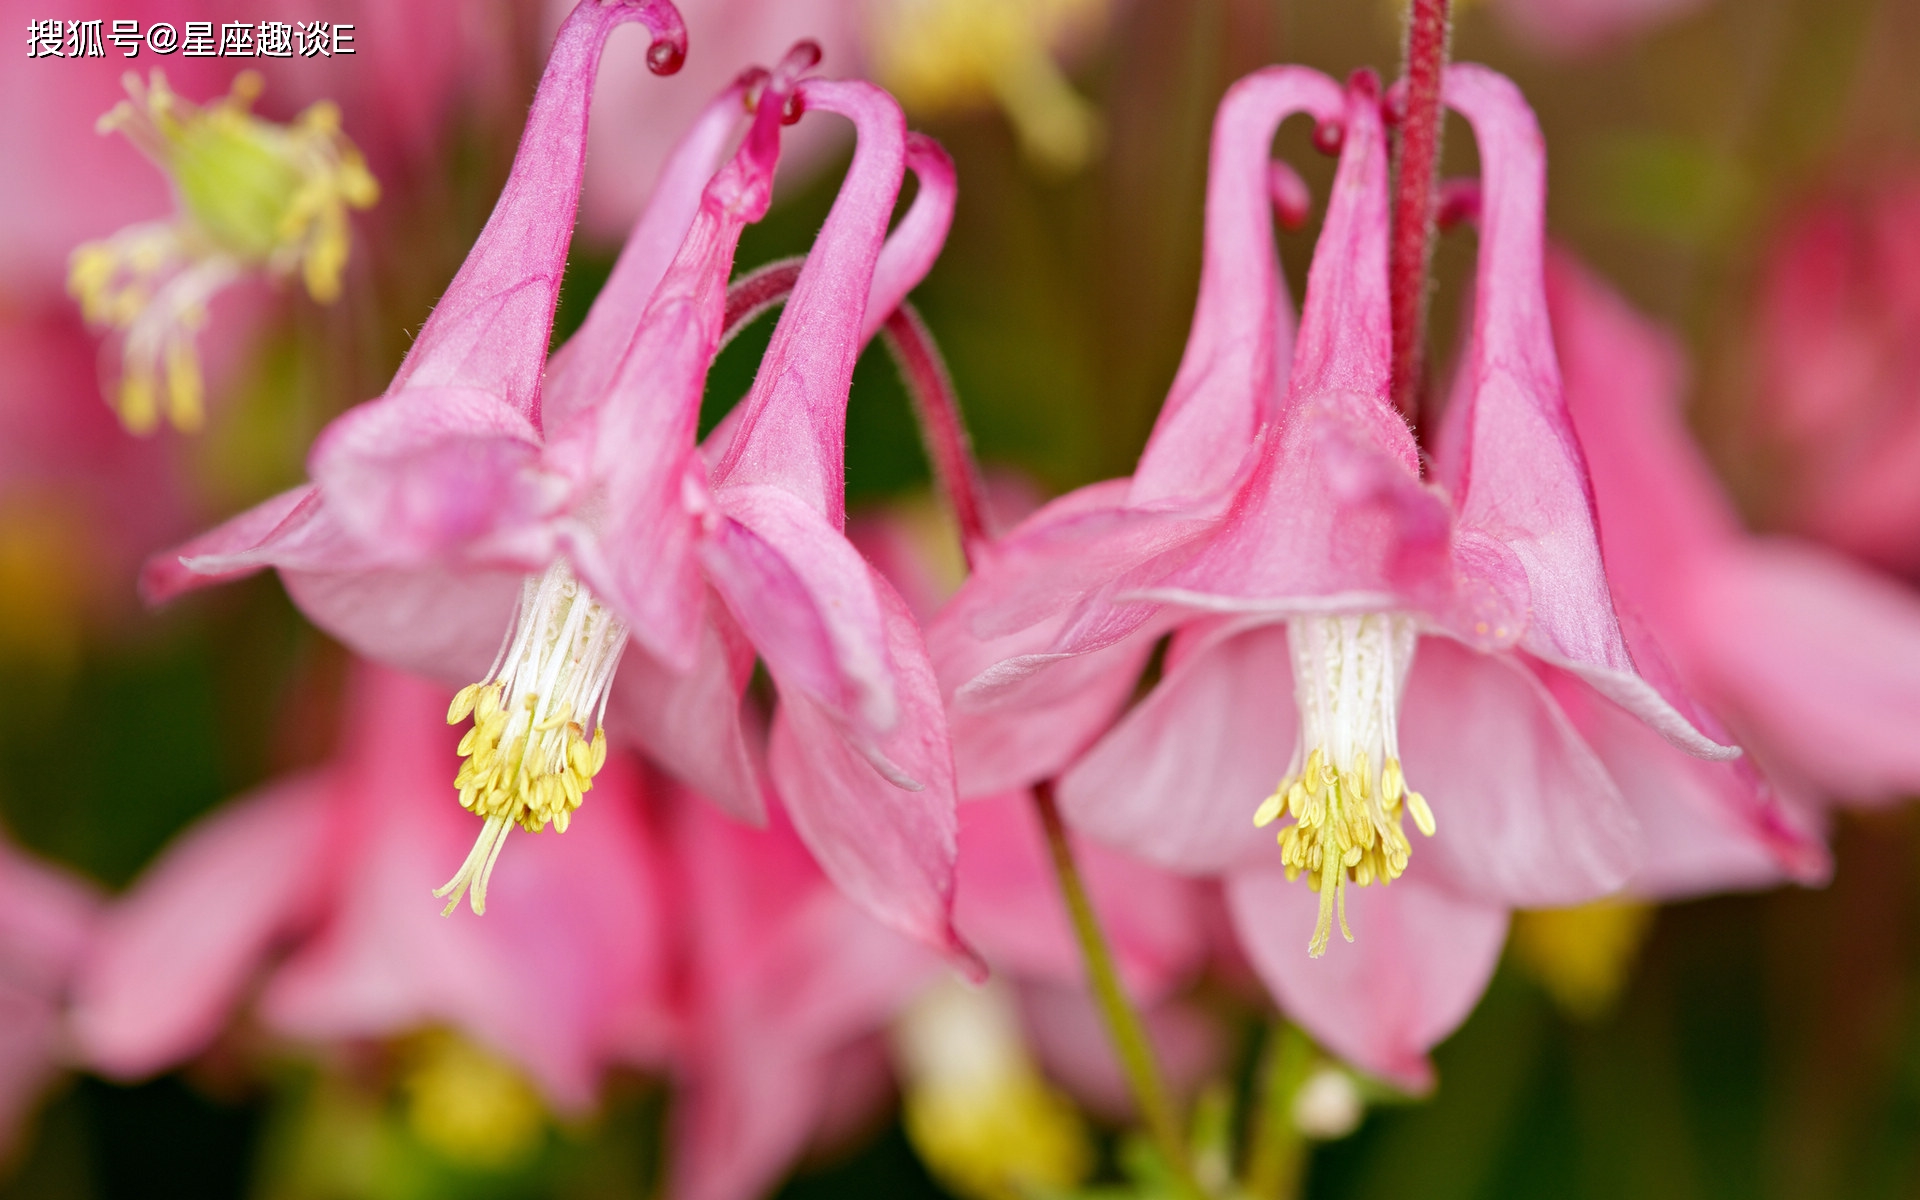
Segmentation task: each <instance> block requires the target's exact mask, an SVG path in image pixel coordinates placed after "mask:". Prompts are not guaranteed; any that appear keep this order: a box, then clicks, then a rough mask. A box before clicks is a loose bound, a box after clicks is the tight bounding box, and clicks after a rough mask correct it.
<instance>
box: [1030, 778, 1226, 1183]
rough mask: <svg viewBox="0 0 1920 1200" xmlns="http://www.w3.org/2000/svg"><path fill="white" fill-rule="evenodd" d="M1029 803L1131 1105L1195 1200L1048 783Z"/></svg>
mask: <svg viewBox="0 0 1920 1200" xmlns="http://www.w3.org/2000/svg"><path fill="white" fill-rule="evenodd" d="M1033 802H1034V807H1035V808H1037V809H1039V810H1040V824H1041V825H1042V826H1043V827H1045V829H1046V834H1047V849H1048V851H1049V852H1050V855H1051V857H1052V859H1053V870H1054V874H1055V875H1056V876H1057V877H1058V878H1059V881H1060V894H1061V896H1062V897H1063V898H1064V899H1065V900H1066V903H1067V915H1068V917H1069V918H1071V920H1072V922H1073V935H1074V938H1075V940H1076V941H1078V942H1079V943H1080V956H1081V957H1082V958H1083V959H1084V960H1085V961H1086V964H1087V980H1088V983H1089V984H1091V985H1092V988H1093V996H1094V999H1095V1001H1097V1002H1098V1003H1099V1005H1100V1015H1101V1017H1102V1018H1104V1019H1105V1021H1106V1024H1107V1034H1108V1036H1110V1037H1111V1038H1112V1039H1113V1048H1114V1051H1115V1052H1116V1053H1117V1054H1118V1055H1119V1056H1120V1066H1121V1068H1122V1070H1124V1071H1125V1072H1126V1076H1127V1086H1128V1088H1129V1089H1131V1090H1132V1092H1133V1101H1134V1103H1135V1104H1136V1105H1137V1106H1138V1107H1139V1109H1140V1115H1141V1117H1142V1118H1143V1119H1144V1120H1145V1121H1146V1124H1147V1132H1148V1133H1149V1134H1150V1135H1152V1137H1153V1140H1154V1142H1155V1143H1156V1144H1157V1145H1158V1146H1159V1148H1160V1153H1161V1155H1162V1156H1163V1157H1164V1158H1165V1159H1166V1160H1167V1166H1168V1167H1169V1169H1171V1170H1172V1171H1173V1172H1174V1173H1175V1175H1176V1176H1177V1177H1178V1178H1179V1179H1180V1181H1181V1183H1182V1185H1183V1186H1184V1188H1185V1190H1186V1191H1187V1192H1188V1193H1189V1194H1191V1195H1194V1196H1199V1195H1201V1194H1202V1193H1201V1191H1200V1187H1199V1185H1198V1184H1197V1183H1195V1182H1194V1179H1193V1172H1192V1167H1191V1165H1190V1164H1189V1162H1188V1159H1187V1147H1186V1139H1185V1138H1184V1137H1182V1136H1181V1133H1180V1120H1179V1117H1178V1116H1177V1115H1176V1114H1175V1111H1174V1105H1173V1100H1172V1098H1171V1097H1170V1096H1169V1095H1168V1093H1167V1086H1166V1083H1165V1081H1164V1080H1163V1079H1162V1078H1161V1076H1160V1066H1159V1064H1158V1063H1157V1062H1156V1061H1155V1060H1154V1056H1153V1046H1152V1044H1151V1043H1150V1042H1148V1041H1147V1031H1146V1026H1145V1025H1144V1024H1142V1023H1141V1020H1140V1014H1139V1013H1137V1012H1135V1011H1134V1007H1133V1003H1132V1001H1130V1000H1129V999H1128V998H1127V991H1126V987H1125V986H1124V985H1123V984H1122V983H1121V982H1120V972H1119V969H1118V968H1117V967H1116V966H1115V964H1114V961H1113V948H1112V947H1111V946H1109V945H1108V944H1107V935H1106V934H1105V933H1104V932H1103V931H1102V930H1101V928H1100V918H1099V917H1098V916H1097V915H1096V914H1095V913H1094V911H1093V901H1092V900H1091V898H1089V897H1088V895H1087V885H1086V883H1085V882H1084V881H1083V880H1082V878H1081V876H1080V868H1079V866H1078V865H1077V864H1075V862H1074V859H1073V845H1072V843H1071V842H1069V841H1068V840H1067V826H1066V823H1065V822H1064V821H1062V820H1061V819H1060V805H1059V804H1058V803H1057V802H1056V801H1055V800H1054V797H1053V781H1052V780H1050V779H1047V780H1042V781H1041V782H1040V783H1038V784H1036V785H1035V786H1034V789H1033Z"/></svg>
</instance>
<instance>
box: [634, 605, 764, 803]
mask: <svg viewBox="0 0 1920 1200" xmlns="http://www.w3.org/2000/svg"><path fill="white" fill-rule="evenodd" d="M708 611H709V612H710V613H711V614H712V619H711V620H709V621H707V622H705V623H704V624H703V626H702V628H701V632H700V643H699V652H698V654H697V656H696V657H695V659H694V664H693V668H692V669H691V670H688V671H675V670H672V669H671V668H669V667H666V666H665V665H663V664H662V663H660V662H659V661H658V660H656V659H654V658H653V657H652V656H650V655H648V654H647V653H646V652H645V651H644V650H642V649H640V648H639V647H637V646H636V647H629V648H628V650H627V652H626V654H625V655H624V656H623V657H622V658H621V660H620V670H619V672H618V674H616V675H615V676H614V680H613V697H612V700H611V701H610V702H609V705H608V709H607V728H608V730H609V731H610V733H611V734H612V736H614V737H616V738H627V739H630V740H632V741H633V742H635V743H637V744H638V745H639V746H640V747H641V748H642V749H644V750H645V751H646V752H647V754H648V756H649V757H650V758H652V759H653V761H654V762H656V763H658V764H659V765H660V766H661V767H663V768H664V769H665V770H667V771H668V772H669V773H670V774H672V775H674V776H675V777H676V778H678V779H679V780H680V781H681V782H683V783H685V784H686V785H687V786H688V787H691V788H692V789H694V790H695V791H697V792H699V793H701V794H702V795H704V796H706V798H707V799H709V800H711V801H713V802H714V803H715V804H717V805H719V806H720V807H721V808H722V809H724V810H725V811H726V812H727V813H728V814H729V815H731V816H733V817H735V818H736V819H738V820H742V821H745V822H747V823H749V824H753V825H761V824H764V823H765V822H766V819H767V815H766V804H765V801H764V799H763V798H762V783H761V778H760V771H759V768H758V766H757V764H756V763H755V761H754V754H753V751H752V750H751V749H750V748H749V744H750V739H749V737H748V734H747V728H746V725H745V717H744V714H743V712H742V709H741V696H742V693H744V692H745V690H746V686H747V680H748V678H749V677H750V676H751V675H752V673H753V647H752V646H750V645H748V644H747V641H746V639H745V637H744V636H742V635H741V633H740V631H739V630H738V628H736V627H735V626H734V623H733V620H732V619H731V618H730V617H728V616H727V615H726V614H725V613H724V612H723V611H720V610H719V606H718V605H717V604H714V605H712V606H711V607H710V608H709V610H708Z"/></svg>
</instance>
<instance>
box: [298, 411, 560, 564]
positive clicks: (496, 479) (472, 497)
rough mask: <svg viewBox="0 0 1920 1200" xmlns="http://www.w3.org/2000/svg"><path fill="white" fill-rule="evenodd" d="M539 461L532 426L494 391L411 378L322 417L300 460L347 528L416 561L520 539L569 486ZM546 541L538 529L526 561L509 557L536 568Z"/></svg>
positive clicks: (537, 440) (470, 552) (468, 553)
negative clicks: (416, 382) (407, 384)
mask: <svg viewBox="0 0 1920 1200" xmlns="http://www.w3.org/2000/svg"><path fill="white" fill-rule="evenodd" d="M539 464H540V435H539V432H538V431H537V430H535V429H534V427H533V425H532V423H531V422H529V421H528V420H527V418H526V417H525V416H523V415H521V413H519V412H518V411H516V410H515V409H513V408H511V407H509V406H508V405H507V404H505V403H504V402H503V401H501V400H500V398H498V397H496V396H494V395H493V394H491V393H489V392H483V391H478V390H475V389H470V388H432V387H412V388H407V389H404V390H402V391H399V392H396V393H394V394H392V395H390V396H388V397H386V398H385V399H381V400H375V401H372V402H370V403H367V404H362V405H360V406H358V407H357V408H354V409H352V410H351V411H349V412H347V413H345V414H344V415H342V416H341V417H340V418H339V419H337V420H335V421H334V422H333V423H332V424H331V425H328V426H327V428H326V431H325V432H323V433H322V434H321V435H320V437H319V439H318V440H317V441H316V442H315V443H314V446H313V453H312V454H311V456H310V458H309V463H308V467H309V472H310V474H311V476H312V478H313V481H314V484H315V485H316V486H317V487H318V488H319V489H320V491H321V493H322V495H323V496H325V498H326V501H325V502H326V505H327V508H328V510H329V512H330V513H331V514H332V516H333V517H334V519H335V520H337V521H339V522H340V523H341V525H342V526H344V527H345V528H346V530H347V531H348V534H349V536H350V537H352V538H355V539H356V540H358V541H360V542H362V543H365V544H367V545H378V546H380V547H382V549H383V551H384V552H385V553H386V554H388V555H392V556H394V557H396V558H402V559H404V560H409V561H420V560H422V559H433V558H440V557H448V556H452V555H455V554H463V555H464V556H467V557H473V556H475V555H476V553H484V550H481V549H480V548H481V547H484V546H486V545H487V544H488V543H489V542H502V541H510V540H511V539H513V538H514V537H515V535H519V536H520V537H521V539H522V540H523V541H524V540H525V537H526V534H525V532H524V531H526V530H527V527H529V526H534V525H536V524H537V523H538V522H539V521H541V520H542V519H543V518H544V517H545V516H546V515H547V514H548V513H549V512H551V511H552V510H553V509H554V507H555V506H556V505H557V503H558V502H559V501H560V500H561V499H562V498H563V497H564V495H565V492H566V490H567V488H566V484H565V482H564V481H562V480H559V479H555V478H553V477H551V476H543V474H542V472H541V471H540V465H539ZM550 545H551V543H550V540H549V539H543V538H539V537H538V536H537V535H536V536H535V540H534V544H533V545H532V546H531V547H529V549H530V550H531V552H532V553H531V554H530V555H529V561H526V562H518V563H514V564H513V565H515V566H519V567H520V568H521V569H523V570H531V569H535V568H536V567H537V566H538V564H539V562H540V560H541V559H544V558H545V557H547V556H548V555H550V554H551V549H550ZM503 548H504V547H503ZM543 552H544V553H543Z"/></svg>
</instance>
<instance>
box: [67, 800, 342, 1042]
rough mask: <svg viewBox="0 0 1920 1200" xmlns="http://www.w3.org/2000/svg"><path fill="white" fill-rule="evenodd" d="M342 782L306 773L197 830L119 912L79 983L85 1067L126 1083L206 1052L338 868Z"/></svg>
mask: <svg viewBox="0 0 1920 1200" xmlns="http://www.w3.org/2000/svg"><path fill="white" fill-rule="evenodd" d="M339 786H340V780H339V778H338V776H337V775H335V774H332V773H325V774H313V775H305V776H299V777H296V778H294V779H291V780H288V781H285V782H282V783H277V784H274V785H271V786H269V787H268V788H266V789H264V790H263V791H261V792H260V793H258V794H257V795H255V796H253V797H251V798H248V799H244V800H241V801H238V802H236V803H235V804H233V805H232V806H230V807H228V808H225V809H222V810H221V811H219V812H217V813H215V814H214V815H212V816H211V817H208V818H206V819H204V820H202V821H201V822H200V823H199V824H197V825H196V826H194V828H193V829H192V830H190V831H189V832H188V833H187V834H186V835H185V836H184V837H183V838H182V839H181V840H180V841H178V842H177V843H175V844H174V845H173V846H172V847H171V848H170V849H168V851H167V852H166V853H165V854H164V855H162V856H161V858H160V860H159V861H158V862H156V863H155V864H154V865H153V866H152V867H150V868H148V870H147V872H146V874H145V875H144V876H142V877H141V879H140V880H139V882H138V883H136V884H135V885H134V888H133V890H132V891H131V892H129V893H128V894H127V896H126V897H125V898H124V899H123V900H121V902H120V903H119V904H118V905H116V906H115V907H114V909H113V910H112V911H111V912H110V913H109V915H108V917H107V919H106V921H105V923H104V925H103V927H102V928H101V930H100V936H99V939H98V940H97V942H96V943H95V945H94V947H93V949H92V951H91V952H90V953H89V955H88V957H87V960H86V962H85V964H84V965H83V966H82V968H81V970H80V974H79V978H78V980H77V981H76V983H75V985H74V1007H73V1018H72V1019H73V1029H74V1037H75V1039H76V1040H77V1041H78V1043H79V1046H80V1053H81V1056H82V1057H83V1059H84V1060H85V1061H86V1062H87V1063H88V1064H89V1065H90V1066H92V1067H93V1068H94V1069H95V1070H98V1071H101V1072H103V1073H105V1074H107V1075H111V1076H114V1077H116V1078H122V1079H126V1078H135V1077H138V1076H142V1075H148V1074H151V1073H153V1072H155V1071H160V1070H164V1069H165V1068H167V1067H171V1066H174V1065H176V1064H178V1063H180V1062H183V1061H185V1060H186V1059H188V1058H191V1057H193V1056H194V1055H196V1054H198V1053H199V1052H200V1051H202V1050H204V1049H206V1047H207V1046H208V1044H210V1043H211V1042H212V1041H213V1039H214V1036H215V1035H216V1034H217V1033H218V1032H219V1031H220V1030H221V1029H222V1028H223V1027H224V1026H225V1025H226V1022H227V1018H228V1016H229V1015H230V1014H231V1011H232V1009H233V1007H234V1005H236V1004H237V1003H238V1002H239V1000H240V998H241V995H242V993H243V992H244V991H245V989H246V987H247V985H248V984H249V983H250V982H251V981H252V979H253V976H254V974H255V973H256V972H257V971H259V970H260V969H261V967H262V966H263V965H264V960H265V957H266V955H267V953H268V952H269V951H270V950H271V949H272V947H273V945H274V943H275V942H276V941H278V940H279V939H280V938H282V937H285V936H287V935H289V934H290V933H292V932H294V931H295V930H297V929H298V928H299V927H301V926H302V925H304V924H306V923H308V922H310V921H311V920H312V919H313V918H314V917H315V916H316V915H317V914H316V907H317V905H318V903H319V898H320V897H321V896H322V895H323V894H324V881H325V880H327V879H328V878H330V877H331V876H332V874H333V873H334V872H335V871H336V870H337V869H338V857H337V852H338V842H337V838H338V835H339V830H338V828H337V823H336V821H335V812H336V804H335V801H336V799H337V795H338V791H337V789H338V788H339Z"/></svg>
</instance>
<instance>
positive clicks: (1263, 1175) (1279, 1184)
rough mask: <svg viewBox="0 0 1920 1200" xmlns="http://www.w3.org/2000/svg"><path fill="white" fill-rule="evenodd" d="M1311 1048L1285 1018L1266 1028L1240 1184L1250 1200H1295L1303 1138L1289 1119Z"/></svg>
mask: <svg viewBox="0 0 1920 1200" xmlns="http://www.w3.org/2000/svg"><path fill="white" fill-rule="evenodd" d="M1313 1058H1314V1052H1313V1043H1312V1042H1310V1041H1308V1040H1307V1035H1306V1034H1304V1033H1302V1032H1300V1030H1299V1029H1298V1028H1296V1027H1295V1026H1294V1025H1293V1023H1292V1022H1290V1021H1288V1020H1287V1019H1286V1018H1284V1017H1276V1018H1274V1021H1273V1024H1272V1025H1271V1026H1269V1027H1268V1029H1267V1040H1266V1045H1265V1047H1264V1048H1263V1049H1262V1052H1261V1056H1260V1079H1259V1088H1260V1099H1259V1102H1258V1105H1257V1107H1256V1108H1255V1109H1254V1112H1253V1120H1252V1122H1251V1125H1250V1127H1249V1129H1248V1131H1247V1132H1248V1136H1249V1138H1250V1139H1251V1142H1252V1146H1251V1149H1250V1150H1249V1151H1248V1153H1247V1173H1246V1178H1245V1180H1244V1182H1245V1186H1246V1192H1247V1195H1248V1196H1251V1197H1253V1198H1254V1200H1295V1198H1296V1197H1298V1196H1299V1195H1300V1177H1301V1174H1302V1173H1303V1171H1304V1170H1305V1168H1306V1165H1307V1153H1306V1151H1307V1147H1306V1139H1305V1138H1304V1137H1303V1136H1302V1134H1301V1132H1300V1126H1299V1125H1298V1123H1296V1122H1295V1120H1294V1118H1293V1098H1294V1095H1295V1093H1297V1092H1298V1091H1299V1090H1300V1085H1301V1084H1302V1083H1304V1082H1305V1081H1306V1077H1307V1072H1308V1071H1309V1070H1311V1069H1312V1067H1313Z"/></svg>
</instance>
